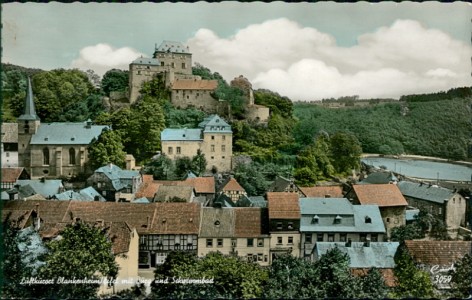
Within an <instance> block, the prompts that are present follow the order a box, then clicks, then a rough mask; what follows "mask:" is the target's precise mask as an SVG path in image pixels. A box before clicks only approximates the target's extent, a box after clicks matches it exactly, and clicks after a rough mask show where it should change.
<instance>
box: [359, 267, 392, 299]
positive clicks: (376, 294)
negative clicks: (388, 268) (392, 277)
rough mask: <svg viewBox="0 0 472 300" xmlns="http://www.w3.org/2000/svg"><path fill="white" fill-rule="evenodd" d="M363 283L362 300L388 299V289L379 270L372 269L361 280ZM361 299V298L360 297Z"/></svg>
mask: <svg viewBox="0 0 472 300" xmlns="http://www.w3.org/2000/svg"><path fill="white" fill-rule="evenodd" d="M360 280H361V283H362V294H363V296H362V298H368V299H384V298H386V297H387V294H388V288H387V286H386V284H385V280H384V278H383V277H382V273H380V271H379V270H378V269H375V268H371V269H369V271H367V274H366V275H365V276H362V277H361V278H360ZM358 298H361V297H358Z"/></svg>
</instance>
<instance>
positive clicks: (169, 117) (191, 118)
mask: <svg viewBox="0 0 472 300" xmlns="http://www.w3.org/2000/svg"><path fill="white" fill-rule="evenodd" d="M164 114H165V119H166V128H167V127H171V128H197V127H198V124H200V122H202V121H203V119H204V118H205V113H204V112H202V111H200V110H196V109H194V108H187V109H176V108H174V107H173V106H172V105H171V104H170V103H169V102H166V103H165V105H164Z"/></svg>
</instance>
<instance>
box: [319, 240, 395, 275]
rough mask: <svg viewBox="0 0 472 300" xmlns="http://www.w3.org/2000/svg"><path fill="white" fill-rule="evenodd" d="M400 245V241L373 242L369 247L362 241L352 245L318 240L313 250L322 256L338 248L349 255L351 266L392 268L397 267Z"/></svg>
mask: <svg viewBox="0 0 472 300" xmlns="http://www.w3.org/2000/svg"><path fill="white" fill-rule="evenodd" d="M398 246H399V243H398V242H371V243H370V246H369V247H366V246H364V243H362V242H352V243H351V246H350V247H346V244H345V243H339V242H317V243H316V245H315V247H314V248H313V252H314V253H316V254H317V256H318V257H320V256H321V255H323V254H326V252H328V250H330V249H333V248H338V249H339V250H340V251H341V252H343V253H346V254H347V255H349V259H350V262H349V267H350V268H356V269H357V268H383V269H392V268H394V267H395V261H394V259H393V258H394V256H395V252H396V251H397V248H398Z"/></svg>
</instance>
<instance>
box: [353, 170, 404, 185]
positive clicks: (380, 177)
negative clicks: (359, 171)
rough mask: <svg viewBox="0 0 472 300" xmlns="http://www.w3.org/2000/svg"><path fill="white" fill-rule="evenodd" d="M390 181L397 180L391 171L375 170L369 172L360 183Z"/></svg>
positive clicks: (383, 182)
mask: <svg viewBox="0 0 472 300" xmlns="http://www.w3.org/2000/svg"><path fill="white" fill-rule="evenodd" d="M392 181H398V178H397V177H395V175H393V173H392V172H375V173H371V174H369V176H367V178H365V179H364V180H362V181H361V182H360V184H365V183H370V184H385V183H390V182H392Z"/></svg>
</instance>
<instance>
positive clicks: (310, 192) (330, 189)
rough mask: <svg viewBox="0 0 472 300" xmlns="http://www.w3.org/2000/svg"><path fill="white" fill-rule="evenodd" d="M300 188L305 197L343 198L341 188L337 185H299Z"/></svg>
mask: <svg viewBox="0 0 472 300" xmlns="http://www.w3.org/2000/svg"><path fill="white" fill-rule="evenodd" d="M300 190H301V191H302V193H303V194H304V195H305V196H306V197H312V198H325V197H326V196H328V195H329V198H343V197H344V195H343V188H342V187H341V186H339V185H326V186H313V187H300Z"/></svg>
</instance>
